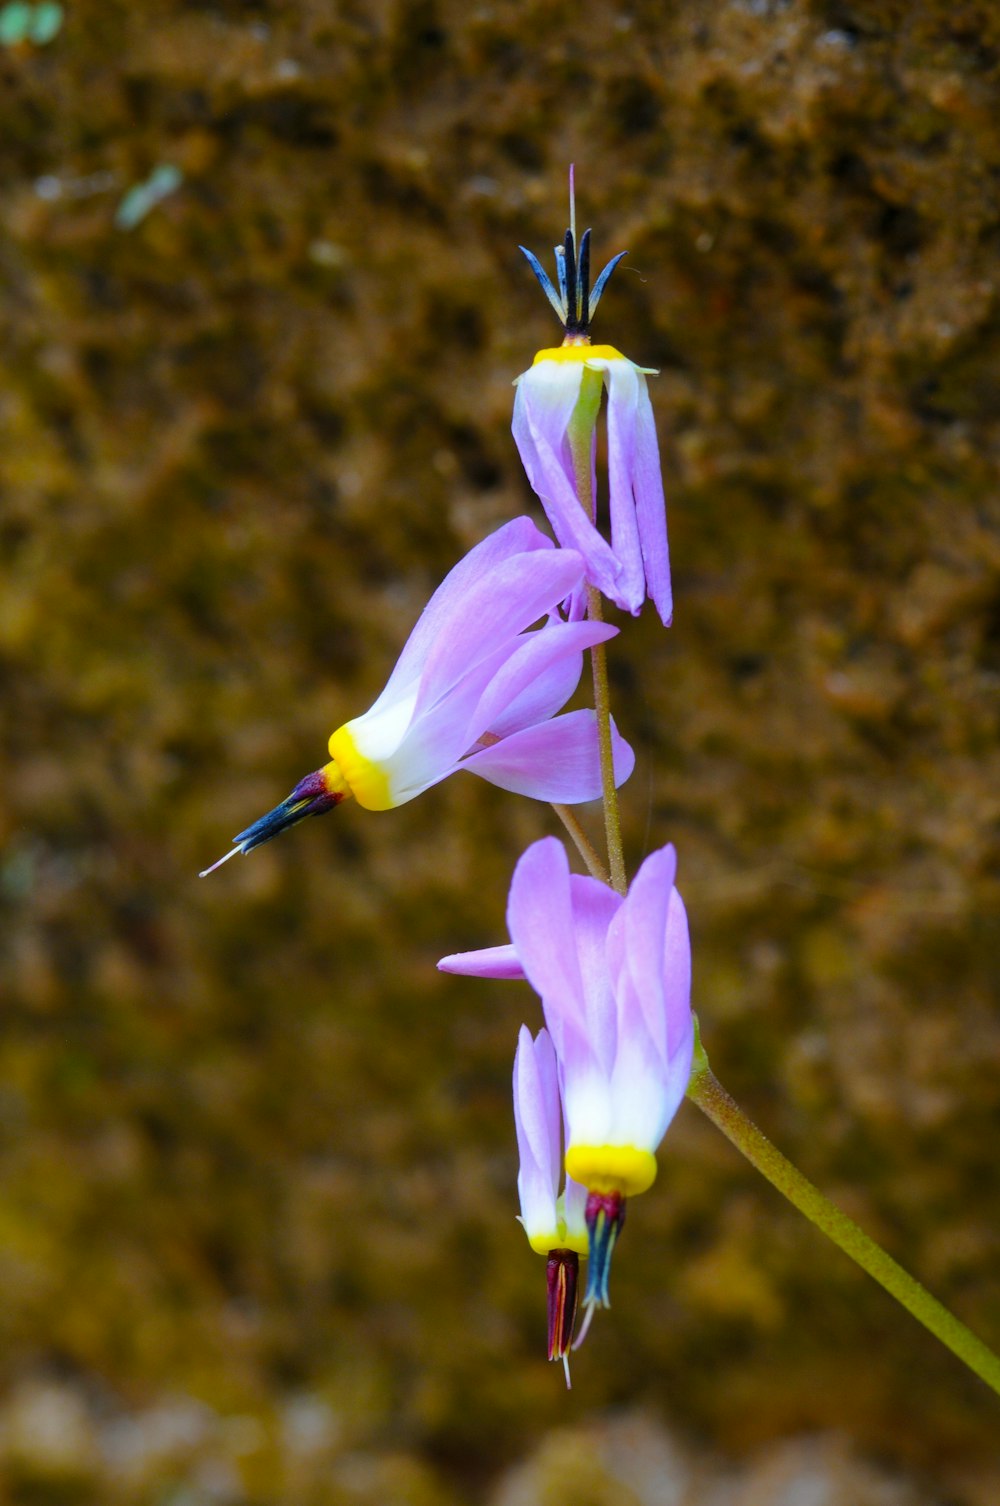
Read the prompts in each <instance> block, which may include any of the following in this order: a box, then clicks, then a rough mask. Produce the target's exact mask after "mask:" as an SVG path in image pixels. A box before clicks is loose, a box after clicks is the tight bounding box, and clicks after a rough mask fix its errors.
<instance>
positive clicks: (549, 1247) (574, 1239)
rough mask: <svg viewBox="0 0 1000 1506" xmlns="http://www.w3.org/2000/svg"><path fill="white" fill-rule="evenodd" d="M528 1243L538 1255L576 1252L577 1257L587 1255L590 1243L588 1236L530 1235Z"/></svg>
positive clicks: (555, 1233)
mask: <svg viewBox="0 0 1000 1506" xmlns="http://www.w3.org/2000/svg"><path fill="white" fill-rule="evenodd" d="M528 1243H529V1245H530V1246H531V1248H532V1249H533V1250H534V1252H535V1254H536V1255H549V1254H551V1253H552V1251H553V1250H575V1251H576V1253H577V1255H586V1253H587V1250H588V1248H589V1241H588V1239H587V1236H586V1234H566V1233H563V1234H560V1233H559V1231H558V1230H556V1231H555V1232H554V1233H552V1234H529V1235H528Z"/></svg>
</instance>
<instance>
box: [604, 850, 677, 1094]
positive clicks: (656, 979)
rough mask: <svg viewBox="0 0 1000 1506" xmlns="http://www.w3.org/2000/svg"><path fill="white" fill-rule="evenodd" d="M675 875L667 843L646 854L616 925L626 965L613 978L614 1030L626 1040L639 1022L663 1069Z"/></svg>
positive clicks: (675, 858) (673, 858)
mask: <svg viewBox="0 0 1000 1506" xmlns="http://www.w3.org/2000/svg"><path fill="white" fill-rule="evenodd" d="M676 872H677V854H676V852H675V851H674V848H673V847H672V846H671V845H670V844H668V845H667V846H666V847H663V848H661V849H660V850H659V851H658V852H653V853H650V855H649V857H648V858H647V859H646V861H645V862H644V863H643V864H642V866H641V868H640V869H639V871H638V873H637V874H636V875H635V877H634V878H633V880H632V883H631V884H630V886H629V892H628V896H627V898H626V900H625V903H624V904H623V905H622V908H621V913H620V915H619V917H618V920H617V923H616V924H617V926H619V927H621V930H622V932H623V935H624V949H625V956H626V961H627V966H626V969H625V972H624V973H623V974H622V975H621V976H620V978H619V980H618V982H619V988H618V993H617V998H618V1010H619V1028H620V1030H621V1032H622V1035H623V1036H627V1035H628V1034H629V1032H630V1031H632V1030H633V1029H634V1028H636V1025H637V1023H638V1021H639V1020H641V1021H642V1023H643V1025H644V1028H645V1032H646V1033H647V1034H648V1036H649V1038H650V1040H651V1041H652V1042H653V1044H654V1045H655V1047H656V1050H657V1053H658V1054H659V1056H660V1058H661V1060H662V1062H663V1064H664V1069H665V1067H666V1063H667V1061H668V1034H667V1009H666V1002H665V1000H666V994H665V988H666V979H665V977H664V950H665V945H666V933H667V914H668V910H669V906H670V898H671V895H672V894H673V892H674V877H675V875H676ZM610 940H611V938H610V937H609V941H610ZM688 979H689V980H690V968H689V969H688Z"/></svg>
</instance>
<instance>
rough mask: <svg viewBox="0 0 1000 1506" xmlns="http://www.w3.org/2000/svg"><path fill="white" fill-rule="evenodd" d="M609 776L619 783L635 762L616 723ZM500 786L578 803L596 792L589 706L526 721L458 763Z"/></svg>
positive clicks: (594, 725) (596, 750)
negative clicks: (522, 727) (532, 722)
mask: <svg viewBox="0 0 1000 1506" xmlns="http://www.w3.org/2000/svg"><path fill="white" fill-rule="evenodd" d="M612 735H613V742H614V760H615V782H616V783H617V784H623V783H624V782H625V780H626V779H627V778H628V776H629V775H630V774H631V772H632V770H633V768H634V767H635V754H634V753H633V752H632V749H631V748H630V747H629V745H628V743H627V742H626V741H625V739H624V738H623V737H621V736H620V734H619V733H618V731H617V729H616V728H613V729H612ZM460 767H461V768H463V769H468V770H469V772H470V773H472V774H479V775H480V776H481V777H482V778H483V779H488V780H489V781H490V783H491V784H496V785H499V786H500V788H501V789H504V790H511V791H512V792H513V793H514V794H515V795H528V796H530V797H531V798H532V799H535V800H549V801H554V802H555V803H557V804H559V805H578V804H579V803H580V802H581V801H584V800H597V799H599V798H600V795H601V761H600V748H599V744H598V736H597V721H596V719H595V717H594V713H593V712H592V711H567V712H565V713H564V714H563V715H562V716H557V717H554V718H553V719H552V721H550V722H543V723H541V724H540V725H539V726H537V727H527V728H525V730H524V731H523V732H515V733H513V734H512V735H511V736H510V737H505V738H504V739H503V741H502V742H499V743H497V744H495V746H494V747H492V748H485V749H483V751H482V752H480V753H473V754H472V755H471V756H470V757H469V758H464V759H463V760H462V762H461V764H460Z"/></svg>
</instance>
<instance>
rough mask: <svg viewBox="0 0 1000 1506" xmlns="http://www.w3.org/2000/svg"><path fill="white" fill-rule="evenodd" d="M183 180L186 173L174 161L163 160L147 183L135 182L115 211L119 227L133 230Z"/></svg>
mask: <svg viewBox="0 0 1000 1506" xmlns="http://www.w3.org/2000/svg"><path fill="white" fill-rule="evenodd" d="M183 182H184V174H183V173H182V172H181V170H180V168H179V167H175V166H174V165H173V163H170V162H163V163H161V164H160V166H159V167H156V168H154V169H153V171H152V172H151V173H150V175H149V177H148V178H147V179H146V181H145V183H136V184H134V185H133V187H132V188H130V189H129V190H128V192H127V193H126V195H125V197H124V198H123V199H122V201H121V203H120V204H119V205H118V208H117V210H116V211H115V224H116V225H117V226H118V229H119V230H133V229H134V228H135V226H136V225H138V224H139V223H140V221H142V220H144V219H145V218H146V216H147V214H148V213H149V211H150V210H151V209H155V208H156V205H157V204H159V203H161V202H162V200H163V199H165V198H167V196H168V195H169V194H172V193H175V192H176V190H177V189H178V188H180V186H181V184H182V183H183Z"/></svg>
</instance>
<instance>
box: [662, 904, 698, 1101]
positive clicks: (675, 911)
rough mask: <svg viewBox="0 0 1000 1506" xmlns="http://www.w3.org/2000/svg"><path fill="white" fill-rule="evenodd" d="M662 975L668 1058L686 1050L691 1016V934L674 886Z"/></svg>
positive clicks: (685, 914)
mask: <svg viewBox="0 0 1000 1506" xmlns="http://www.w3.org/2000/svg"><path fill="white" fill-rule="evenodd" d="M663 975H664V979H665V982H664V1007H665V1010H666V1016H667V1046H668V1049H669V1052H670V1057H671V1060H672V1059H673V1058H674V1056H676V1055H677V1053H678V1052H680V1051H682V1050H689V1046H690V1043H691V1042H693V1039H694V1016H693V1015H692V1013H691V938H690V935H689V934H688V920H687V911H686V910H685V908H684V901H683V900H682V899H681V897H680V895H679V894H678V893H677V890H676V889H675V890H674V891H673V893H672V894H671V896H670V909H669V910H668V912H667V934H666V940H665V944H664V949H663ZM689 1054H690V1052H689ZM689 1075H690V1074H689Z"/></svg>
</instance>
